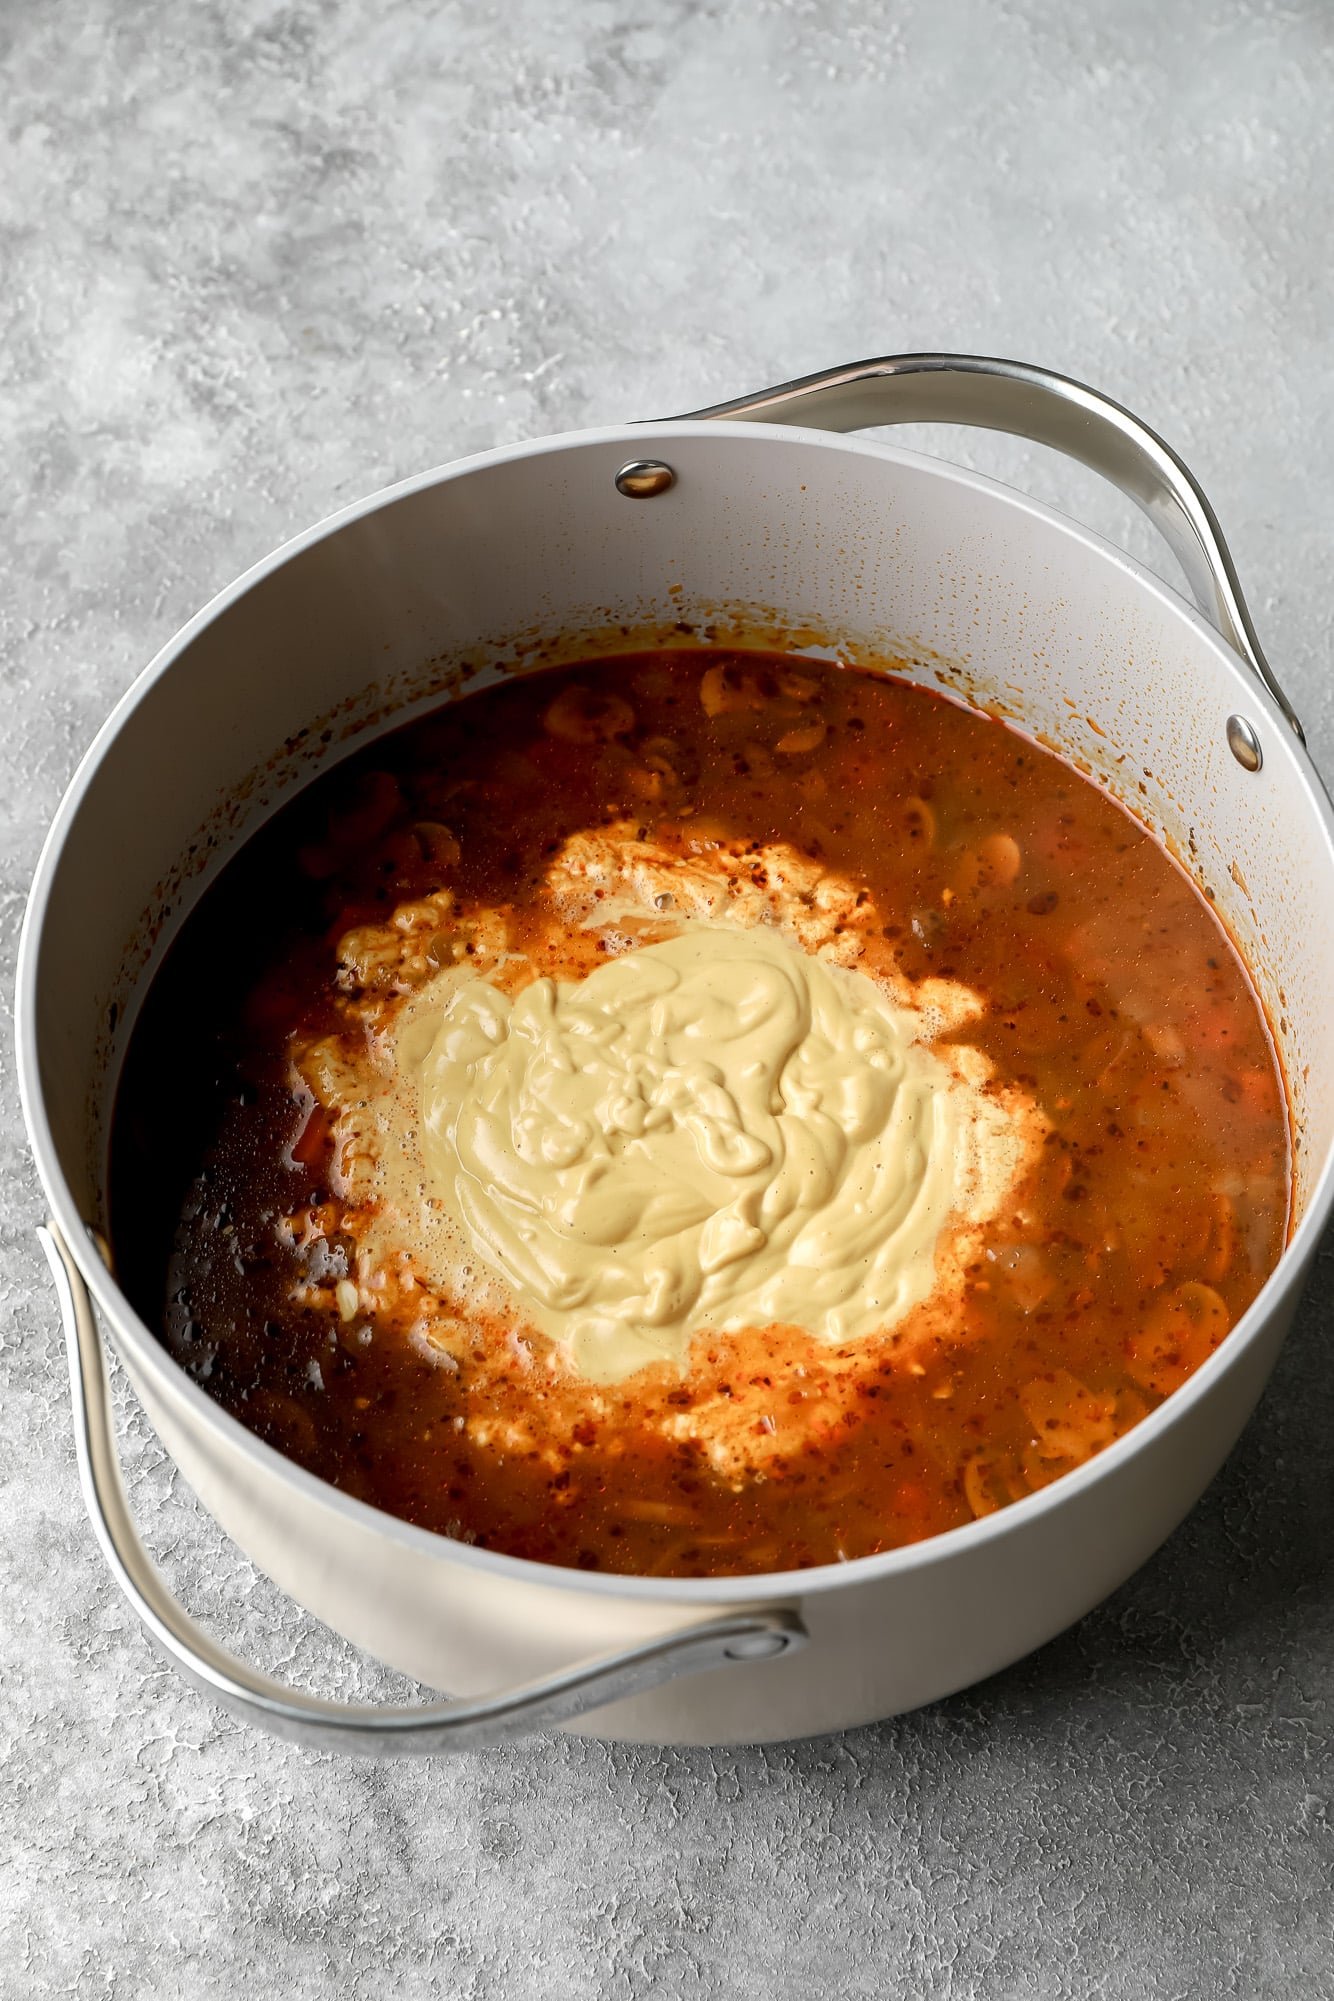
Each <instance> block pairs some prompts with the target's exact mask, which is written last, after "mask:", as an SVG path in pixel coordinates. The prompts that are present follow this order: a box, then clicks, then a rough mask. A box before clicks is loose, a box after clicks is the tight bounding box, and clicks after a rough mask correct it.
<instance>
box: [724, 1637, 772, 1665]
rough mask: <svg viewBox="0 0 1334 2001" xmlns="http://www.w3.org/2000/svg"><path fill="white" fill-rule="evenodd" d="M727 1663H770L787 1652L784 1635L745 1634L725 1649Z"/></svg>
mask: <svg viewBox="0 0 1334 2001" xmlns="http://www.w3.org/2000/svg"><path fill="white" fill-rule="evenodd" d="M725 1652H726V1654H727V1658H728V1660H729V1661H771V1660H774V1659H775V1658H776V1657H777V1656H778V1655H779V1654H782V1653H786V1652H787V1634H786V1633H745V1634H743V1635H742V1636H741V1637H740V1638H739V1639H735V1640H733V1642H732V1644H731V1646H730V1647H728V1648H726V1649H725Z"/></svg>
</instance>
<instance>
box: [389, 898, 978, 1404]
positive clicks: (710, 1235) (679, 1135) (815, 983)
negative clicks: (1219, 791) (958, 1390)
mask: <svg viewBox="0 0 1334 2001" xmlns="http://www.w3.org/2000/svg"><path fill="white" fill-rule="evenodd" d="M919 1029H920V1020H919V1019H918V1018H917V1017H915V1016H914V1015H912V1014H911V1013H909V1012H908V1011H906V1010H903V1009H900V1008H897V1007H895V1006H894V1005H893V1004H892V1003H891V1001H890V1000H889V999H888V997H887V996H886V994H885V993H884V992H883V991H882V990H881V988H880V987H879V986H878V985H877V984H876V982H875V981H874V980H873V979H871V978H869V977H868V976H867V975H866V974H865V973H862V972H859V971H856V970H855V969H852V968H848V967H843V966H838V965H828V964H825V963H824V962H822V961H821V960H819V959H816V958H812V957H810V956H808V955H806V954H804V953H802V952H801V951H799V950H797V949H795V948H794V947H793V945H791V944H790V943H788V942H787V940H786V939H784V938H783V937H782V936H781V934H779V933H778V932H777V931H776V930H774V929H772V928H768V929H766V928H757V929H754V930H750V931H735V930H730V929H725V928H723V927H721V926H713V925H706V924H694V925H691V926H689V927H688V928H685V929H683V930H682V931H681V932H680V934H679V935H678V936H676V937H672V938H668V939H665V940H663V941H661V942H659V943H656V944H647V945H643V946H641V947H639V948H638V949H637V950H633V951H630V952H627V953H625V954H624V955H623V956H622V957H619V958H616V959H613V960H611V961H609V962H608V963H607V964H605V965H602V966H600V967H599V968H598V969H597V970H596V971H594V972H593V973H592V974H590V975H589V977H588V978H586V979H584V980H582V981H580V982H577V983H567V982H564V981H555V980H551V979H538V980H535V981H534V982H533V983H532V984H531V985H529V986H527V987H525V988H524V989H523V990H522V991H521V992H520V993H519V994H518V995H517V996H516V997H515V998H513V999H511V998H510V996H509V995H507V994H506V993H504V992H502V991H500V989H498V988H497V987H495V986H493V985H491V984H489V983H488V982H487V981H486V980H484V979H479V978H476V977H472V978H468V977H466V976H464V977H463V978H462V979H461V981H460V983H459V984H458V985H457V987H456V989H455V991H454V992H453V993H452V994H451V996H450V998H449V1000H448V1002H447V1004H446V1006H445V1008H444V1014H443V1018H442V1019H441V1021H440V1025H439V1029H438V1032H437V1034H436V1035H435V1038H434V1040H433V1042H432V1043H431V1045H430V1047H429V1049H428V1050H427V1052H426V1054H425V1057H424V1059H423V1060H422V1061H421V1063H420V1068H419V1072H418V1102H419V1117H420V1123H419V1141H420V1148H421V1156H422V1160H423V1164H424V1166H425V1169H426V1173H427V1177H428V1183H429V1187H430V1191H431V1193H432V1194H433V1195H434V1196H435V1197H436V1199H437V1201H438V1202H440V1203H441V1204H442V1205H443V1207H444V1209H445V1211H446V1212H447V1213H448V1214H449V1215H450V1216H451V1217H452V1218H453V1219H454V1220H455V1221H456V1222H457V1223H459V1224H460V1225H461V1226H462V1227H463V1228H464V1229H465V1230H466V1233H467V1236H468V1238H469V1239H470V1241H471V1243H472V1244H473V1246H474V1247H475V1249H476V1250H477V1252H478V1253H479V1255H480V1256H481V1257H482V1258H483V1259H485V1261H486V1262H487V1264H489V1265H490V1266H491V1267H492V1269H493V1270H494V1271H496V1272H497V1273H499V1274H500V1275H501V1277H503V1279H504V1280H505V1282H506V1283H507V1285H508V1286H509V1288H510V1290H511V1291H512V1292H513V1294H514V1296H515V1298H516V1300H517V1301H518V1302H519V1304H520V1305H521V1306H522V1308H523V1309H524V1311H525V1313H526V1314H527V1315H528V1316H530V1317H531V1319H532V1320H533V1321H534V1322H535V1323H536V1324H537V1326H538V1327H540V1328H541V1329H542V1331H543V1332H544V1333H546V1334H547V1335H549V1336H550V1337H551V1338H552V1339H553V1340H555V1341H557V1342H558V1343H559V1344H560V1345H561V1347H562V1348H564V1350H565V1351H566V1353H567V1355H568V1357H569V1359H570V1360H571V1362H572V1363H573V1365H574V1366H575V1367H576V1368H577V1369H578V1370H579V1372H580V1373H581V1374H583V1375H585V1376H588V1377H590V1378H592V1379H593V1380H597V1381H604V1382H606V1381H618V1380H620V1379H622V1378H623V1377H625V1376H628V1375H631V1374H633V1372H634V1371H635V1370H636V1369H639V1368H642V1367H643V1366H644V1365H645V1363H648V1362H653V1361H664V1360H665V1361H672V1362H678V1363H679V1362H681V1361H683V1360H684V1358H685V1355H686V1351H687V1349H688V1347H689V1343H690V1340H691V1337H692V1335H693V1333H694V1332H695V1331H696V1329H698V1328H700V1327H702V1326H707V1327H714V1328H717V1329H719V1330H721V1331H724V1332H727V1331H731V1330H735V1329H740V1328H744V1327H752V1326H769V1325H772V1324H775V1323H781V1324H785V1325H793V1326H798V1327H801V1328H804V1329H805V1330H806V1331H807V1332H809V1333H810V1334H812V1335H814V1336H815V1337H816V1338H817V1339H819V1340H822V1341H826V1342H829V1343H835V1344H836V1343H839V1342H844V1341H847V1340H849V1339H851V1338H857V1337H861V1336H864V1335H867V1334H870V1333H873V1332H877V1331H881V1330H885V1329H888V1328H890V1327H892V1326H893V1324H894V1323H895V1321H897V1320H899V1319H900V1318H902V1316H903V1315H904V1314H905V1313H907V1312H908V1310H909V1309H910V1308H911V1307H913V1306H914V1305H916V1304H917V1303H918V1302H919V1301H921V1300H922V1299H924V1298H926V1296H927V1295H928V1294H929V1293H930V1291H931V1290H932V1287H933V1285H934V1282H935V1276H936V1273H935V1249H936V1242H937V1239H938V1237H939V1235H940V1232H941V1229H942V1227H943V1226H944V1224H945V1222H946V1221H947V1219H948V1218H949V1217H950V1216H951V1215H952V1214H954V1213H956V1212H963V1211H966V1210H967V1209H969V1208H970V1207H971V1206H973V1202H974V1199H975V1196H976V1192H977V1184H978V1180H979V1175H978V1154H979V1151H980V1139H981V1136H980V1134H979V1132H978V1130H977V1127H978V1104H979V1101H978V1100H977V1098H976V1094H975V1093H970V1092H969V1091H968V1090H967V1089H966V1088H965V1087H964V1085H963V1083H962V1081H961V1080H960V1079H959V1078H957V1077H955V1076H953V1075H952V1074H951V1072H950V1070H949V1069H948V1068H947V1067H946V1066H945V1064H944V1063H943V1062H942V1061H941V1060H940V1059H939V1058H937V1057H936V1056H934V1055H933V1054H932V1053H931V1052H930V1051H929V1050H928V1049H927V1048H925V1047H924V1046H922V1044H921V1043H920V1042H919V1040H918V1032H919Z"/></svg>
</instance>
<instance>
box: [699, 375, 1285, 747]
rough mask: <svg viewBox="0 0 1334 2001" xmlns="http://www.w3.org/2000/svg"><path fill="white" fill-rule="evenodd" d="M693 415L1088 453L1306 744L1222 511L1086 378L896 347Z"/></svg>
mask: <svg viewBox="0 0 1334 2001" xmlns="http://www.w3.org/2000/svg"><path fill="white" fill-rule="evenodd" d="M686 414H687V417H689V418H691V419H699V418H708V417H719V418H724V417H725V418H729V419H731V420H733V421H737V422H742V423H752V424H799V425H810V426H812V427H813V428H814V429H817V430H825V431H862V430H872V429H875V428H876V427H877V426H879V425H882V424H962V425H967V426H971V427H973V428H975V429H979V430H985V431H1006V432H1009V433H1010V434H1011V435H1012V436H1014V437H1019V438H1029V439H1031V440H1032V442H1033V443H1034V444H1039V445H1049V446H1050V447H1051V448H1052V449H1053V450H1054V451H1058V452H1063V453H1064V454H1065V456H1066V457H1067V458H1072V459H1077V460H1078V461H1079V463H1080V464H1081V465H1086V466H1088V467H1089V468H1090V469H1091V470H1092V471H1093V472H1097V473H1101V474H1102V475H1103V477H1104V478H1105V479H1109V480H1111V482H1112V484H1113V485H1114V486H1118V487H1120V489H1121V491H1122V493H1124V494H1126V495H1127V496H1128V497H1129V498H1130V499H1131V500H1133V501H1134V502H1135V504H1136V505H1137V506H1138V507H1141V508H1143V510H1144V512H1145V513H1146V514H1147V515H1148V517H1149V519H1150V520H1151V521H1152V522H1153V524H1154V526H1155V527H1156V528H1157V529H1158V532H1159V533H1160V534H1161V535H1162V536H1163V538H1164V540H1165V541H1166V542H1167V543H1168V545H1169V547H1170V548H1171V550H1172V553H1173V555H1174V556H1175V557H1176V559H1177V561H1178V562H1179V563H1180V565H1181V567H1182V569H1183V570H1184V571H1185V573H1186V579H1187V582H1188V583H1189V585H1190V588H1191V594H1192V596H1193V597H1194V599H1195V601H1196V603H1197V604H1198V605H1199V607H1200V609H1201V611H1202V612H1203V613H1204V614H1205V617H1206V618H1208V619H1209V620H1210V622H1211V623H1212V624H1213V626H1214V627H1215V628H1216V630H1217V631H1218V632H1219V633H1221V635H1222V637H1223V638H1224V639H1225V640H1226V641H1227V643H1228V645H1229V646H1231V647H1232V648H1233V650H1234V651H1235V652H1237V653H1239V654H1240V655H1241V657H1242V659H1243V660H1244V661H1245V662H1246V664H1247V665H1248V666H1249V667H1250V668H1251V669H1252V671H1253V672H1254V673H1255V674H1256V675H1257V676H1258V678H1259V679H1260V680H1261V681H1262V682H1263V684H1264V686H1265V687H1266V688H1267V689H1268V691H1269V693H1270V695H1272V697H1273V699H1274V701H1275V702H1276V703H1277V705H1278V708H1279V710H1280V712H1281V713H1282V715H1283V717H1284V719H1285V720H1286V722H1287V723H1288V725H1289V727H1290V728H1291V729H1292V731H1293V732H1294V734H1295V735H1296V736H1297V738H1298V739H1299V741H1300V742H1302V743H1305V741H1306V735H1305V732H1304V730H1303V729H1302V726H1301V723H1300V722H1299V721H1298V719H1297V716H1296V714H1295V713H1294V711H1293V708H1292V704H1291V703H1290V702H1289V700H1288V698H1287V696H1286V695H1285V694H1284V692H1283V689H1282V688H1281V686H1280V685H1279V682H1278V679H1277V676H1276V675H1275V674H1274V671H1273V669H1272V668H1271V667H1270V665H1269V662H1268V661H1267V660H1266V658H1265V655H1264V649H1263V648H1262V647H1261V645H1260V641H1259V639H1258V638H1257V636H1256V632H1255V627H1254V625H1253V624H1252V622H1251V615H1250V612H1249V611H1248V610H1247V607H1246V600H1245V598H1244V597H1243V596H1242V591H1241V584H1240V583H1239V581H1238V578H1237V572H1236V568H1235V566H1234V564H1233V561H1232V557H1231V554H1230V553H1229V550H1228V546H1227V543H1226V542H1225V540H1224V539H1223V531H1222V529H1221V528H1220V527H1219V525H1218V517H1217V515H1216V514H1215V513H1214V510H1213V508H1212V507H1211V506H1210V504H1209V501H1208V499H1207V498H1206V496H1205V493H1204V490H1203V488H1202V487H1201V486H1200V484H1199V481H1198V480H1197V479H1196V478H1195V475H1194V474H1193V473H1192V472H1191V470H1190V468H1189V466H1187V465H1186V464H1185V462H1184V461H1183V460H1182V459H1180V458H1178V456H1177V454H1176V453H1175V452H1174V451H1173V450H1172V447H1171V446H1170V445H1169V444H1167V443H1166V442H1165V441H1164V440H1163V439H1162V438H1160V437H1159V436H1158V433H1157V432H1156V431H1151V430H1150V429H1149V427H1148V425H1147V424H1144V423H1141V421H1140V419H1139V418H1138V417H1136V416H1135V415H1134V414H1133V412H1131V411H1129V410H1127V409H1125V408H1124V407H1123V406H1122V405H1121V404H1120V403H1114V402H1113V401H1112V399H1111V397H1110V396H1103V395H1102V394H1100V392H1099V391H1098V390H1096V389H1090V388H1089V386H1088V385H1087V383H1084V382H1076V381H1075V380H1074V379H1073V377H1071V376H1068V375H1057V374H1055V373H1054V372H1053V371H1052V370H1051V369H1047V368H1034V367H1033V366H1031V364H1029V363H1028V362H1023V361H999V360H996V359H994V358H992V357H989V356H986V355H977V354H890V355H882V356H880V357H879V358H878V359H876V360H872V361H856V362H852V363H851V364H850V365H849V366H848V367H846V368H831V369H828V370H826V371H824V372H823V373H821V374H819V375H803V376H799V377H798V378H797V379H796V381H794V382H782V383H779V384H778V386H777V387H776V388H774V389H761V390H758V391H757V392H756V393H755V394H754V395H753V396H741V397H738V398H737V399H736V400H735V401H734V402H731V403H715V404H714V405H713V406H712V407H711V408H709V409H707V410H691V411H689V412H687V413H686Z"/></svg>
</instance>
